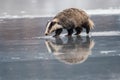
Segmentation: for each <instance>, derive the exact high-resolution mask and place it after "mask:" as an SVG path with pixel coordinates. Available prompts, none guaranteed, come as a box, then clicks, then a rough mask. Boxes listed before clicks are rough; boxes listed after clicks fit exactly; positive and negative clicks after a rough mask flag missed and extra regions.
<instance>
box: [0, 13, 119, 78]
mask: <svg viewBox="0 0 120 80" xmlns="http://www.w3.org/2000/svg"><path fill="white" fill-rule="evenodd" d="M91 18H92V19H93V21H94V22H95V29H94V30H92V31H91V37H86V34H85V32H83V33H82V34H81V36H77V37H76V36H74V35H73V36H72V37H71V38H68V37H65V36H64V34H66V32H65V31H63V33H62V34H61V36H60V38H53V37H52V35H53V34H51V35H49V36H44V31H45V25H46V23H47V20H49V19H51V17H47V18H45V17H44V18H43V17H42V18H40V17H39V18H31V19H30V18H14V19H6V18H4V19H3V18H2V19H0V80H80V79H81V80H119V79H120V76H119V75H120V69H119V68H120V62H119V61H120V16H119V15H107V16H104V15H93V16H91Z"/></svg>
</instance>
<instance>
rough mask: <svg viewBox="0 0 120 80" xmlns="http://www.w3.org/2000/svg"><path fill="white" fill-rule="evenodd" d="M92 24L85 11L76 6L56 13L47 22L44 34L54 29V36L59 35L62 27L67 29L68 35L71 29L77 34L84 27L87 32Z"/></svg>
mask: <svg viewBox="0 0 120 80" xmlns="http://www.w3.org/2000/svg"><path fill="white" fill-rule="evenodd" d="M93 26H94V23H93V21H92V20H91V19H90V18H89V16H88V15H87V13H86V12H85V11H83V10H80V9H76V8H69V9H65V10H63V11H62V12H60V13H58V14H57V15H56V16H55V17H54V18H53V20H52V21H51V22H49V23H48V24H47V28H46V31H45V35H48V34H50V33H52V32H53V31H55V35H54V36H59V35H60V33H61V32H62V29H66V30H67V31H68V36H71V35H72V33H73V29H75V31H76V33H75V35H79V34H80V33H81V31H82V30H83V28H85V29H86V33H87V34H88V33H89V31H90V29H92V28H93Z"/></svg>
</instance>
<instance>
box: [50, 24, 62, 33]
mask: <svg viewBox="0 0 120 80" xmlns="http://www.w3.org/2000/svg"><path fill="white" fill-rule="evenodd" d="M60 28H62V26H61V25H59V24H55V25H54V26H53V27H52V28H51V30H50V33H51V32H53V31H55V30H57V29H60Z"/></svg>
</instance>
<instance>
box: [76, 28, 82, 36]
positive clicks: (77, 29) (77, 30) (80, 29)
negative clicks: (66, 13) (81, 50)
mask: <svg viewBox="0 0 120 80" xmlns="http://www.w3.org/2000/svg"><path fill="white" fill-rule="evenodd" d="M82 30H83V29H82V27H76V28H75V31H76V33H75V35H79V34H80V33H81V32H82Z"/></svg>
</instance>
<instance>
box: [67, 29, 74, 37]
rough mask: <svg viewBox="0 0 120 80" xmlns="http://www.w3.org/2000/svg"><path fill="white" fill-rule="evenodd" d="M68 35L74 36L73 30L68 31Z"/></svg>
mask: <svg viewBox="0 0 120 80" xmlns="http://www.w3.org/2000/svg"><path fill="white" fill-rule="evenodd" d="M67 32H68V34H67V35H66V36H72V34H73V28H71V29H67Z"/></svg>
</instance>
